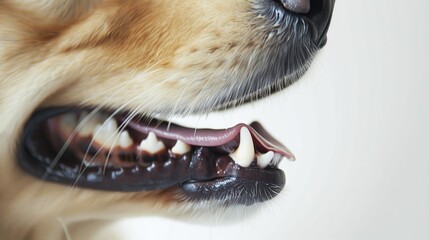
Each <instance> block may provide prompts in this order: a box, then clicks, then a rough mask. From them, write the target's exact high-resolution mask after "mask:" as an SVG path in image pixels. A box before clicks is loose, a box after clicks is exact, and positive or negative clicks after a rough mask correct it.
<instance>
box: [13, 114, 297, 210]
mask: <svg viewBox="0 0 429 240" xmlns="http://www.w3.org/2000/svg"><path fill="white" fill-rule="evenodd" d="M18 152H19V157H18V159H19V164H20V165H21V167H22V168H24V169H25V170H26V171H28V172H29V173H31V174H32V175H34V176H36V177H38V178H42V179H44V180H48V181H53V182H57V183H64V184H69V185H75V186H80V187H87V188H92V189H100V190H109V191H148V190H162V189H170V188H179V189H181V191H182V192H183V194H184V196H185V197H187V198H188V199H189V200H195V201H198V200H221V201H222V202H224V203H227V204H245V205H250V204H253V203H255V202H262V201H265V200H269V199H271V198H273V197H274V196H276V195H277V194H278V193H279V192H280V191H281V190H282V189H283V187H284V185H285V175H284V172H283V171H282V170H280V169H279V168H278V164H279V162H280V161H281V159H282V158H283V157H286V158H288V159H290V160H294V156H293V155H292V153H291V152H290V151H289V150H288V149H287V148H286V147H284V146H283V145H282V144H280V143H279V142H278V141H277V140H276V139H274V138H273V137H272V136H271V135H269V134H268V133H267V131H265V130H264V128H263V127H262V126H261V124H259V123H257V122H254V123H252V124H250V125H246V124H238V125H236V126H234V127H231V128H227V129H221V130H214V129H195V128H186V127H182V126H179V125H176V124H173V123H169V122H164V121H161V120H157V119H153V118H150V119H149V118H144V117H141V116H140V117H137V116H134V115H133V114H131V113H128V112H120V113H117V112H111V111H108V110H101V111H100V110H97V111H96V110H91V109H77V108H65V107H63V108H48V109H43V110H39V111H37V112H36V113H34V114H33V115H32V116H31V118H30V119H29V121H28V123H27V125H26V127H25V129H24V133H23V138H22V142H21V144H20V148H19V151H18Z"/></svg>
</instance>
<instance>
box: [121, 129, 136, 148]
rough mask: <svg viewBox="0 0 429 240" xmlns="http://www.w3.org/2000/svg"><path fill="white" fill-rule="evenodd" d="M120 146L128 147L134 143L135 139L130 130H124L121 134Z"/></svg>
mask: <svg viewBox="0 0 429 240" xmlns="http://www.w3.org/2000/svg"><path fill="white" fill-rule="evenodd" d="M118 143H119V146H120V147H122V148H127V147H129V146H131V145H133V144H134V142H133V140H132V139H131V137H130V134H129V133H128V131H123V132H121V134H119V140H118Z"/></svg>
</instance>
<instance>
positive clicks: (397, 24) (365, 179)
mask: <svg viewBox="0 0 429 240" xmlns="http://www.w3.org/2000/svg"><path fill="white" fill-rule="evenodd" d="M428 9H429V2H428V1H424V0H420V1H419V0H407V1H399V0H376V1H375V0H361V1H351V0H338V1H337V4H336V9H335V14H334V17H333V21H332V25H331V30H330V32H329V40H328V45H327V46H326V47H325V48H324V49H323V51H321V52H320V54H319V55H318V58H317V59H316V61H315V63H314V64H313V67H312V69H311V71H310V72H309V73H308V74H307V75H306V76H305V77H304V78H303V79H302V80H300V82H298V83H297V84H295V85H294V86H293V87H291V88H288V89H287V90H285V91H282V92H281V93H278V94H275V95H274V96H272V97H270V98H268V99H264V100H262V101H260V102H257V103H254V104H251V105H248V106H244V107H241V108H238V109H235V110H232V111H228V112H222V113H215V114H211V115H209V116H208V117H207V119H206V118H205V117H203V118H201V117H200V118H198V117H194V118H189V119H185V120H181V122H183V123H188V124H192V125H195V124H196V123H198V126H199V127H205V126H207V127H208V126H210V127H227V126H231V125H235V124H236V123H238V122H250V121H252V120H254V119H258V120H259V121H261V122H262V123H263V124H264V125H265V126H266V127H267V128H268V130H270V132H272V133H273V134H274V135H275V136H276V137H277V138H279V139H280V140H281V141H282V142H284V143H286V145H287V146H288V147H289V148H290V149H291V150H292V152H294V153H295V155H296V156H297V161H296V162H293V163H291V162H285V163H283V165H282V168H283V169H284V170H285V171H286V175H287V187H286V189H285V191H284V192H283V193H282V194H281V196H280V197H278V198H276V199H275V200H273V201H271V202H268V203H266V204H265V205H264V206H263V208H262V211H259V212H257V213H256V214H255V215H254V216H252V217H250V218H245V219H240V220H239V221H238V222H237V223H235V224H231V223H228V224H207V225H204V224H199V225H195V224H190V223H183V222H180V221H174V220H169V219H161V218H156V217H153V218H152V217H150V218H148V217H146V218H143V219H133V220H128V221H123V222H120V223H117V224H116V225H115V228H111V229H110V231H107V232H103V233H100V235H99V236H100V237H103V238H104V239H112V238H113V236H122V239H129V240H132V239H187V240H192V239H221V238H227V239H233V238H238V239H255V240H256V239H258V240H260V239H291V240H294V239H319V240H321V239H322V240H323V239H329V240H331V239H389V240H392V239H413V240H415V239H429V217H428V216H429V204H428V203H429V193H428V191H429V177H428V176H427V174H429V157H428V155H429V154H428V150H429V137H428V136H429V127H428V124H429V104H428V102H429V61H428V60H427V58H428V56H429V51H428V49H429V47H428V44H429V37H428V36H429V16H428V14H427V13H428ZM425 221H426V223H425ZM118 229H119V230H118Z"/></svg>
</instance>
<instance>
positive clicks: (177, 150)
mask: <svg viewBox="0 0 429 240" xmlns="http://www.w3.org/2000/svg"><path fill="white" fill-rule="evenodd" d="M171 151H172V152H173V153H174V154H179V155H182V154H185V153H187V152H189V151H191V146H190V145H189V144H186V143H184V142H182V141H180V140H177V142H176V145H174V147H173V148H172V149H171Z"/></svg>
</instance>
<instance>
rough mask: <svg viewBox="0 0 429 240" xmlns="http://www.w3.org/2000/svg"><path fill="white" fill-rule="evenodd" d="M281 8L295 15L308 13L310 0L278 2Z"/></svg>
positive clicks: (282, 0) (283, 0)
mask: <svg viewBox="0 0 429 240" xmlns="http://www.w3.org/2000/svg"><path fill="white" fill-rule="evenodd" d="M280 1H281V2H282V4H283V6H284V7H285V8H286V9H287V10H289V11H291V12H295V13H308V12H309V11H310V0H280Z"/></svg>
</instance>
